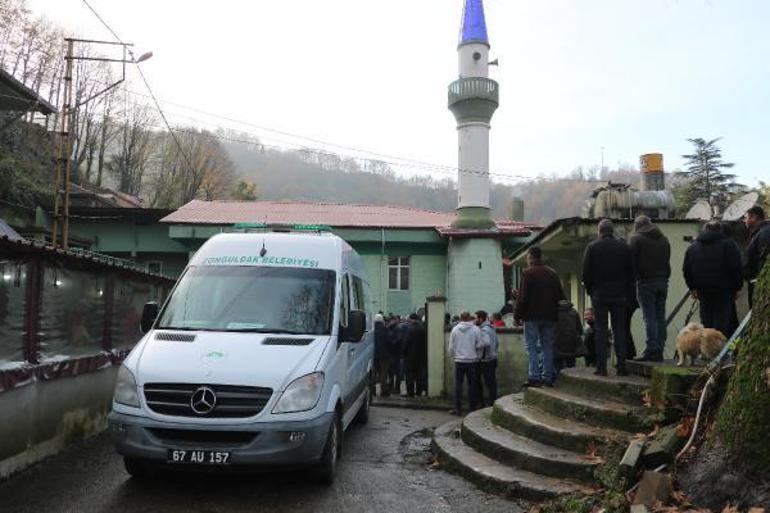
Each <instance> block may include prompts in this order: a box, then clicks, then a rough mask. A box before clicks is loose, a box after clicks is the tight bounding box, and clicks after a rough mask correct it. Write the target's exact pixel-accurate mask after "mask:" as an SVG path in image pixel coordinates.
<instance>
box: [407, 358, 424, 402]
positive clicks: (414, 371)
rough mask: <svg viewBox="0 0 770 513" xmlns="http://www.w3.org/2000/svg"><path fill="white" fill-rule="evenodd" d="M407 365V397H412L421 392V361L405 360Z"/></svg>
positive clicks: (414, 359) (415, 359)
mask: <svg viewBox="0 0 770 513" xmlns="http://www.w3.org/2000/svg"><path fill="white" fill-rule="evenodd" d="M404 361H405V363H406V395H408V396H409V397H412V396H414V395H415V393H418V392H419V391H420V386H419V381H420V368H421V365H420V360H418V359H417V358H405V359H404Z"/></svg>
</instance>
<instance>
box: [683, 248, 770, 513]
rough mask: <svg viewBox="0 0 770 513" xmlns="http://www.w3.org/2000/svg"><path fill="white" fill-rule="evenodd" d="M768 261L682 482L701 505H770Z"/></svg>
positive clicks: (769, 268)
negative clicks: (708, 427)
mask: <svg viewBox="0 0 770 513" xmlns="http://www.w3.org/2000/svg"><path fill="white" fill-rule="evenodd" d="M768 432H770V263H768V264H765V266H764V268H763V270H762V272H761V273H760V278H759V282H758V284H757V287H756V289H755V290H754V309H753V311H752V316H751V324H750V327H749V330H748V333H747V334H746V335H745V336H744V337H743V338H742V339H741V341H740V343H739V345H738V348H737V355H736V365H735V368H734V369H733V373H732V376H731V377H730V381H729V383H728V385H727V391H726V392H725V395H724V398H723V399H722V404H721V405H720V407H719V411H718V412H717V414H716V419H715V421H714V426H713V429H712V431H711V433H710V435H709V437H708V439H707V440H706V442H705V443H704V445H703V447H701V449H700V451H699V453H698V454H697V456H696V458H695V460H694V461H693V464H692V465H691V466H690V468H689V469H687V472H686V475H685V479H684V482H685V483H687V482H690V483H691V488H692V489H691V490H690V491H691V493H692V495H693V497H694V498H695V499H696V500H697V501H698V502H699V503H701V504H703V505H705V506H709V507H716V508H719V509H721V507H722V505H723V504H725V503H727V502H732V503H733V504H735V503H740V504H741V505H742V506H743V507H751V506H764V507H766V508H768V507H770V442H768Z"/></svg>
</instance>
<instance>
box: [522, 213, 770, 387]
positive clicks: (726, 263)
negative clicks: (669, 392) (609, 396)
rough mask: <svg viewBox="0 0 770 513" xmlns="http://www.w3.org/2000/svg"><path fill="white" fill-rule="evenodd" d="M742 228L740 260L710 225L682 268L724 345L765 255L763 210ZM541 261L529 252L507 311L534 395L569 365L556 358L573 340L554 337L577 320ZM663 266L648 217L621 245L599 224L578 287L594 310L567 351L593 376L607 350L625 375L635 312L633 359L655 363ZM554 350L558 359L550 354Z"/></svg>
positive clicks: (769, 246)
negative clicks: (641, 336)
mask: <svg viewBox="0 0 770 513" xmlns="http://www.w3.org/2000/svg"><path fill="white" fill-rule="evenodd" d="M744 223H745V225H746V228H747V230H748V232H749V236H750V243H749V245H748V247H747V249H746V252H745V254H744V255H741V251H740V249H739V248H738V245H737V243H736V242H735V240H734V238H733V237H732V236H731V235H730V234H729V233H728V231H727V227H726V226H725V225H723V224H722V223H720V222H719V221H711V222H708V223H706V224H705V226H704V228H703V232H702V233H701V234H700V235H699V236H698V237H697V238H696V239H695V240H694V241H693V242H692V244H691V245H690V246H689V247H688V248H687V251H686V252H685V257H684V264H683V267H682V273H683V274H684V279H685V282H686V284H687V287H688V289H689V291H690V294H691V295H692V297H693V298H694V299H695V300H697V301H698V306H699V311H700V320H701V323H702V324H703V326H704V327H706V328H714V329H717V330H719V331H721V332H722V333H723V334H724V335H725V337H730V336H731V335H732V333H733V332H734V331H735V329H736V328H737V327H738V316H737V309H736V304H735V301H736V298H737V295H738V292H739V291H740V290H741V288H742V287H743V282H744V280H745V281H747V282H748V283H749V304H751V302H752V299H753V298H752V295H753V282H754V281H755V280H756V278H757V276H758V274H759V271H760V270H761V268H762V266H763V264H764V262H765V260H766V259H767V257H768V253H770V222H768V220H767V219H766V216H765V212H764V210H763V209H762V208H761V207H753V208H751V209H750V210H749V211H748V212H747V213H746V216H745V217H744ZM542 256H543V255H542V251H541V249H540V248H539V247H537V246H534V247H531V248H530V249H529V252H528V255H527V257H528V267H527V269H526V270H524V271H523V272H522V277H521V284H520V288H519V292H518V297H517V300H516V306H515V310H514V315H515V319H516V321H517V322H519V323H523V324H524V339H525V343H526V348H527V354H528V357H529V365H528V376H527V382H526V383H525V386H533V387H538V386H543V385H545V386H553V384H554V382H555V381H556V378H557V377H558V372H559V370H560V368H563V367H565V366H573V365H574V360H573V358H572V357H567V358H564V356H563V354H566V353H568V352H569V351H564V350H563V349H564V348H565V347H567V349H569V347H568V346H569V344H567V343H565V339H566V340H569V341H574V340H575V339H574V338H573V337H572V333H573V332H570V335H569V336H564V335H562V336H561V339H560V337H559V336H558V335H557V331H562V332H563V333H564V332H565V330H566V329H568V327H569V325H571V324H572V325H574V324H575V317H576V316H577V312H574V311H571V310H574V309H572V308H571V305H569V304H568V303H566V301H565V300H566V298H565V295H564V291H563V290H562V286H561V282H560V280H559V278H558V276H557V274H556V271H554V270H553V269H551V268H550V267H548V266H546V265H545V264H544V263H543V259H542ZM670 260H671V246H670V244H669V241H668V239H667V238H666V236H665V235H664V234H663V232H662V231H661V230H660V229H659V228H658V227H657V226H656V225H655V224H654V223H653V222H652V220H651V219H650V218H649V217H647V216H639V217H637V218H636V220H635V222H634V233H633V235H632V236H631V237H630V240H629V241H628V242H626V241H625V240H623V239H622V238H619V237H617V236H616V235H615V228H614V225H613V223H612V221H610V220H609V219H602V220H601V221H600V222H599V224H598V237H597V238H596V239H595V240H594V241H592V242H591V243H590V244H588V246H587V247H586V250H585V253H584V255H583V270H582V280H583V285H584V286H585V290H586V293H587V294H588V295H589V296H590V297H591V304H592V306H593V308H591V309H588V310H587V311H586V313H585V321H586V326H585V330H584V331H585V333H584V334H583V335H584V336H583V339H582V341H581V342H579V343H577V345H574V346H573V347H577V348H578V350H577V351H576V352H575V353H574V354H573V355H572V356H574V355H577V354H578V353H582V354H581V355H582V356H585V357H586V363H587V364H588V365H593V366H595V368H596V370H595V372H594V373H595V374H597V375H599V376H606V375H607V360H608V350H609V348H610V347H612V348H613V349H614V351H615V357H616V362H617V364H616V367H617V375H619V376H625V375H627V374H628V371H627V369H626V360H627V358H633V357H635V354H636V349H635V345H634V341H633V339H632V337H631V329H630V327H631V318H632V316H633V314H634V311H635V310H636V309H637V308H639V307H641V310H642V317H643V320H644V325H645V349H644V352H643V353H642V354H641V355H640V356H639V357H637V358H636V359H637V360H642V361H662V360H663V350H664V348H665V344H666V331H667V326H666V300H667V296H668V285H669V283H668V282H669V279H670V277H671V264H670ZM560 308H562V311H561V313H560V310H559V309H560ZM567 314H568V315H569V317H570V319H571V320H570V319H568V318H567V317H566V315H567ZM578 319H579V317H578ZM610 327H611V330H610ZM611 334H612V339H611ZM610 342H612V343H611V344H610ZM559 347H561V350H562V351H561V352H562V353H563V354H562V355H557V354H555V352H556V350H557V348H559Z"/></svg>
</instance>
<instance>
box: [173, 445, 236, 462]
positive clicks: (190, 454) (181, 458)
mask: <svg viewBox="0 0 770 513" xmlns="http://www.w3.org/2000/svg"><path fill="white" fill-rule="evenodd" d="M167 461H168V462H169V463H189V464H193V465H227V464H229V463H230V453H229V452H223V451H202V450H193V449H186V450H181V449H178V450H169V451H168V459H167Z"/></svg>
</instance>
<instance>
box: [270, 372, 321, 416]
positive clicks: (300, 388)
mask: <svg viewBox="0 0 770 513" xmlns="http://www.w3.org/2000/svg"><path fill="white" fill-rule="evenodd" d="M323 386H324V374H323V372H313V373H312V374H307V375H305V376H302V377H301V378H297V379H295V380H294V381H292V382H291V383H290V384H289V386H287V387H286V390H284V391H283V394H281V398H280V399H279V400H278V403H277V404H276V405H275V407H274V408H273V413H295V412H300V411H307V410H312V409H313V408H315V406H316V404H318V400H319V399H320V398H321V390H322V389H323Z"/></svg>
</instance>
